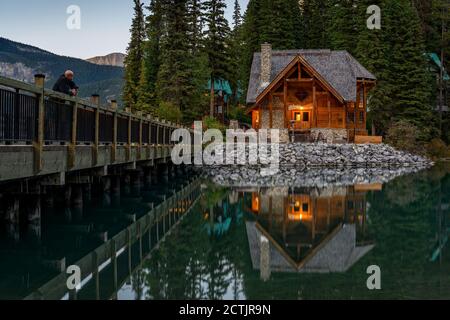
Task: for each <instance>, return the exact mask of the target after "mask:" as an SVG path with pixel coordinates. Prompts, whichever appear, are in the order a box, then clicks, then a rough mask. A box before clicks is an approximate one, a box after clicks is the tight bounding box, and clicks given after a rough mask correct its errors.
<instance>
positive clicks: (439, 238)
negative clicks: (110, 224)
mask: <svg viewBox="0 0 450 320" xmlns="http://www.w3.org/2000/svg"><path fill="white" fill-rule="evenodd" d="M350 190H353V191H352V192H353V193H351V194H353V195H354V194H355V193H354V190H355V189H354V188H353V189H350ZM360 190H364V188H363V189H360ZM246 191H247V192H246ZM248 191H253V192H248ZM361 192H363V193H364V201H363V202H364V212H363V217H361V216H360V215H361V212H356V211H355V210H353V211H354V212H352V211H351V210H350V209H351V208H352V206H351V204H350V203H349V201H348V200H349V196H348V191H347V195H344V196H343V198H342V205H343V209H339V205H338V202H336V201H338V200H336V199H338V197H337V196H336V195H335V194H332V195H331V199H334V200H331V201H330V207H327V210H331V211H327V214H329V213H331V214H332V215H333V214H335V215H337V216H339V217H338V218H339V219H337V220H336V221H335V223H333V221H331V222H330V228H331V226H334V225H336V223H347V224H351V223H354V224H357V225H358V228H359V229H358V232H357V243H363V244H367V243H373V244H375V247H374V248H373V249H372V250H371V251H368V252H366V253H365V254H364V255H362V256H361V257H359V260H356V261H355V263H354V264H353V265H351V266H350V267H349V268H348V270H346V271H344V272H330V273H326V274H323V273H315V272H308V273H296V272H280V270H279V272H275V271H273V272H272V276H271V278H270V279H269V280H268V281H262V280H261V279H260V273H259V271H258V270H257V268H255V265H254V264H255V263H254V261H253V262H252V258H251V254H250V251H251V250H250V248H249V239H248V237H247V229H246V222H252V221H256V222H258V223H259V224H260V225H261V227H262V228H263V229H264V230H265V231H267V233H268V235H269V236H271V237H272V238H273V240H274V241H276V242H277V244H278V246H279V247H280V248H281V249H283V250H285V251H286V252H287V253H288V254H289V256H290V257H291V258H292V259H293V260H294V261H295V262H301V261H302V259H304V258H305V256H308V255H309V254H310V252H308V250H306V249H304V248H300V249H301V250H300V253H299V254H297V253H298V252H297V249H298V247H295V246H294V250H292V247H289V246H286V244H289V245H292V243H291V242H292V241H294V242H295V241H297V240H299V241H300V240H301V241H304V240H305V237H299V235H298V234H297V235H296V234H295V233H296V232H309V233H310V232H311V229H310V228H309V227H311V226H312V224H308V223H306V222H307V221H308V219H309V217H307V216H306V215H307V214H308V212H309V209H311V210H313V209H314V205H313V203H316V204H318V207H317V208H319V207H321V206H322V207H323V203H322V202H321V201H322V200H320V199H321V198H320V197H319V198H318V197H317V196H316V195H317V190H301V192H298V190H296V191H295V192H294V191H292V190H291V191H290V192H288V196H287V197H286V196H283V199H284V201H285V202H286V207H285V208H292V210H293V211H292V210H291V211H288V212H286V211H285V210H284V209H281V211H280V210H279V209H277V210H274V209H273V208H274V202H275V200H274V199H275V196H273V197H272V210H273V211H277V212H278V213H279V212H282V215H281V216H279V217H273V216H272V218H270V219H269V218H267V217H264V214H262V215H261V214H259V215H258V213H257V212H255V210H254V209H255V208H256V207H258V208H261V207H262V206H263V205H264V204H263V202H264V201H265V200H264V199H263V197H259V198H258V195H261V194H263V193H262V192H261V191H259V192H256V193H255V191H254V190H230V189H223V188H220V187H217V186H214V185H211V184H205V186H204V188H203V194H202V198H201V200H200V202H199V204H198V205H197V208H196V210H194V211H193V212H191V213H190V214H189V215H188V216H186V217H185V219H184V220H183V221H182V222H181V224H180V225H179V226H178V228H176V230H174V232H173V233H172V234H171V236H170V237H168V238H167V240H166V241H165V242H164V243H163V244H162V245H161V247H160V248H159V249H158V250H156V251H155V252H154V254H153V256H152V257H151V258H150V259H149V260H148V261H146V262H145V264H144V268H143V269H144V270H145V272H144V273H141V275H140V276H143V277H145V288H146V289H145V290H144V289H143V287H142V286H137V287H138V288H139V289H136V290H135V292H136V298H139V297H140V296H141V295H142V294H143V293H145V298H146V299H354V298H370V299H372V298H374V299H388V298H394V299H397V298H398V299H400V298H425V299H426V298H433V299H436V298H450V281H449V280H448V279H450V268H449V267H450V256H449V250H448V247H447V246H446V245H445V243H446V241H447V236H448V231H449V224H448V222H449V221H448V218H449V214H450V212H449V205H448V204H449V203H450V168H449V166H448V165H447V166H445V165H441V166H436V167H435V168H433V169H431V170H428V171H424V172H420V173H417V174H413V175H409V176H404V177H400V178H397V179H395V180H394V181H392V182H390V183H388V184H386V185H384V186H383V188H382V190H381V191H376V190H371V189H370V188H368V189H367V190H364V191H361ZM255 194H256V196H257V197H256V198H258V200H257V203H255ZM306 195H309V198H305V197H303V198H302V196H306ZM341 196H342V195H341ZM322 197H323V195H322ZM318 199H319V200H318ZM311 201H312V202H311ZM314 201H315V202H314ZM333 201H335V202H333ZM297 202H298V203H297ZM306 203H308V207H307V206H306ZM321 203H322V204H321ZM327 203H328V202H327ZM333 203H334V204H333ZM256 204H258V206H256ZM330 208H331V209H330ZM354 209H355V208H354ZM340 210H341V211H340ZM342 210H343V211H342ZM319 211H320V210H319ZM317 212H318V211H316V218H317V217H319V218H321V217H320V214H319V215H317V214H318V213H317ZM285 213H286V214H285ZM284 214H285V215H284ZM296 214H298V216H297V215H296ZM300 214H301V215H302V216H301V219H300ZM341 214H342V215H341ZM307 218H308V219H307ZM322 218H323V217H322ZM327 218H329V217H328V216H327ZM361 219H363V221H364V223H363V224H361ZM331 220H333V216H332V217H331ZM300 221H303V224H302V225H303V227H300ZM305 221H306V222H305ZM283 223H287V225H286V226H287V229H285V230H284V229H283V227H286V226H284V225H283ZM326 223H327V220H326V219H325V220H323V221H319V220H316V225H315V228H316V229H315V232H317V234H319V231H320V230H319V227H320V226H322V225H321V224H323V226H325V225H326ZM308 226H309V227H308ZM290 227H292V228H290ZM360 227H364V230H362V229H360ZM331 229H332V228H331ZM283 230H284V231H283ZM305 230H306V231H305ZM327 230H328V229H327ZM362 231H364V234H363V236H362ZM283 232H284V233H283ZM289 232H291V233H289ZM326 232H329V231H326ZM294 235H296V236H297V238H295V237H293V236H294ZM325 238H326V237H324V236H322V235H321V236H319V237H317V236H316V237H315V238H309V240H311V241H312V242H311V244H312V246H313V247H314V246H316V245H318V244H319V245H320V244H321V243H322V242H323V241H325V240H323V239H325ZM327 241H328V240H327ZM330 241H333V240H330ZM297 245H298V243H297ZM281 249H280V250H281ZM303 250H306V252H303ZM370 265H378V266H380V268H381V272H382V290H381V291H369V290H368V289H367V287H366V281H367V278H368V275H367V273H366V269H367V267H368V266H370ZM136 283H139V281H138V280H136Z"/></svg>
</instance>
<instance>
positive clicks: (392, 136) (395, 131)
mask: <svg viewBox="0 0 450 320" xmlns="http://www.w3.org/2000/svg"><path fill="white" fill-rule="evenodd" d="M419 136H420V131H419V129H418V128H417V127H416V126H415V125H413V124H412V123H410V122H408V121H406V120H399V121H396V122H393V123H392V124H391V125H390V126H389V128H388V130H387V134H386V137H385V141H386V143H388V144H390V145H391V146H393V147H394V148H396V149H399V150H404V151H408V152H414V153H421V152H422V153H423V150H421V149H422V148H421V143H420V142H419V141H418V139H419Z"/></svg>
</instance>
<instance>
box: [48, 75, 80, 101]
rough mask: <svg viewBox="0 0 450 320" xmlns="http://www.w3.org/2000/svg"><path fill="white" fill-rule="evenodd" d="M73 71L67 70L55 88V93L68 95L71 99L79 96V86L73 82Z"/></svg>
mask: <svg viewBox="0 0 450 320" xmlns="http://www.w3.org/2000/svg"><path fill="white" fill-rule="evenodd" d="M73 76H74V74H73V71H71V70H67V71H66V72H64V74H63V75H62V76H61V77H59V79H58V81H56V83H55V85H54V86H53V91H56V92H61V93H64V94H67V95H69V96H71V97H75V96H76V95H77V94H78V86H77V85H76V84H75V82H73Z"/></svg>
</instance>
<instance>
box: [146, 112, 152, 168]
mask: <svg viewBox="0 0 450 320" xmlns="http://www.w3.org/2000/svg"><path fill="white" fill-rule="evenodd" d="M147 120H148V144H147V159H150V160H151V156H152V154H151V145H152V116H151V115H147Z"/></svg>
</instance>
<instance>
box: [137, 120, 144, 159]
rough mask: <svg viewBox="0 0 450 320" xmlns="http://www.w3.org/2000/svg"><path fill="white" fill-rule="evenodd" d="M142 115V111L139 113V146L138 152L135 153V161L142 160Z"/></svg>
mask: <svg viewBox="0 0 450 320" xmlns="http://www.w3.org/2000/svg"><path fill="white" fill-rule="evenodd" d="M142 117H143V113H142V111H140V112H139V146H138V152H137V159H138V160H142V141H143V138H142V133H143V130H144V128H143V126H144V121H143V118H142Z"/></svg>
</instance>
